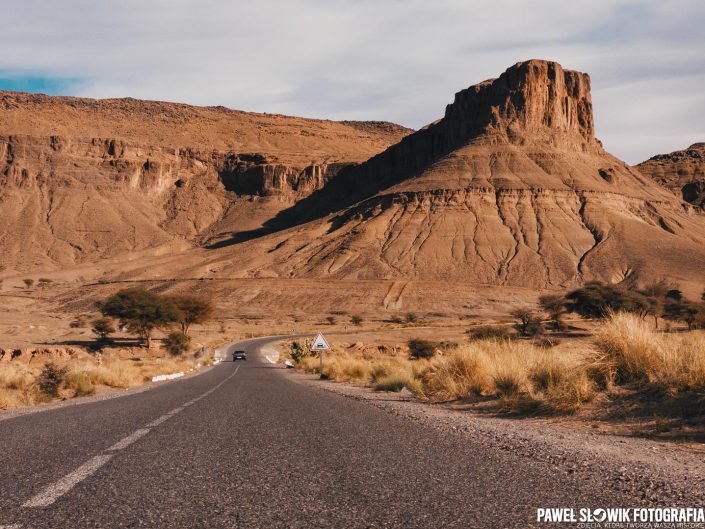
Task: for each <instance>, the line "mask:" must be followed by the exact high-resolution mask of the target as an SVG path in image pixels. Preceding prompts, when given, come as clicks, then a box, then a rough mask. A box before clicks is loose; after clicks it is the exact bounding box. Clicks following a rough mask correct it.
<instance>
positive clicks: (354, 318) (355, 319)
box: [350, 314, 363, 325]
mask: <svg viewBox="0 0 705 529" xmlns="http://www.w3.org/2000/svg"><path fill="white" fill-rule="evenodd" d="M362 321H363V320H362V316H359V315H357V314H355V315H353V316H351V317H350V323H352V324H353V325H362Z"/></svg>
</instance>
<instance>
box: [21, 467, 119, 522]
mask: <svg viewBox="0 0 705 529" xmlns="http://www.w3.org/2000/svg"><path fill="white" fill-rule="evenodd" d="M111 457H113V456H112V455H110V454H101V455H98V456H95V457H94V458H93V459H91V460H89V461H87V462H86V463H84V464H82V465H81V466H80V467H78V468H77V469H76V470H74V471H73V472H71V473H70V474H67V475H66V476H64V477H63V478H61V479H60V480H58V481H55V482H54V483H52V484H51V485H49V486H48V487H47V488H45V489H44V490H43V491H42V492H40V493H39V494H37V495H36V496H34V497H33V498H32V499H30V500H28V501H26V502H25V503H24V504H23V505H22V506H23V507H47V506H49V505H51V504H52V503H54V502H55V501H56V500H57V499H59V498H60V497H61V496H63V495H64V494H66V493H67V492H68V491H70V490H71V489H72V488H74V487H75V486H76V485H77V484H78V483H80V482H81V481H83V480H84V479H86V478H87V477H89V476H91V475H92V474H94V473H95V471H96V470H98V469H99V468H100V467H102V466H103V465H104V464H105V463H107V462H108V461H109V460H110V458H111ZM10 527H12V526H10Z"/></svg>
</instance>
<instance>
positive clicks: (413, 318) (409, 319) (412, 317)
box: [404, 312, 419, 323]
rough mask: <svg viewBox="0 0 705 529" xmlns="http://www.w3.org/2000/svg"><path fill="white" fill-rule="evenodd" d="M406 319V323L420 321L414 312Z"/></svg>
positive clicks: (407, 315)
mask: <svg viewBox="0 0 705 529" xmlns="http://www.w3.org/2000/svg"><path fill="white" fill-rule="evenodd" d="M404 319H405V320H406V323H416V322H418V321H419V317H418V316H417V315H416V314H415V313H414V312H409V313H407V314H406V316H405V318H404Z"/></svg>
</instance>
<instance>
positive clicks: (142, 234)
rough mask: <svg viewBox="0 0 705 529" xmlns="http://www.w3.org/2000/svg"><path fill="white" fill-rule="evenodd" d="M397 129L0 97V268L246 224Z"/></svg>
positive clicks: (52, 262)
mask: <svg viewBox="0 0 705 529" xmlns="http://www.w3.org/2000/svg"><path fill="white" fill-rule="evenodd" d="M404 133H406V129H404V128H402V127H399V126H395V125H392V124H384V123H357V124H340V123H335V122H326V121H319V120H305V119H301V118H287V117H285V116H272V115H259V114H247V113H242V112H236V111H231V110H228V109H224V108H200V107H190V106H187V105H176V104H171V103H157V102H144V101H137V100H131V99H127V100H106V101H96V100H88V99H77V98H54V97H48V96H42V95H31V94H18V93H10V92H0V209H1V210H2V211H3V227H2V228H1V229H0V250H2V251H0V274H5V275H7V274H11V273H15V272H20V271H29V270H38V269H42V270H47V269H54V268H61V267H64V266H66V265H69V264H73V263H80V262H86V261H91V260H96V259H102V258H106V257H111V256H117V255H121V254H123V253H126V252H134V251H139V250H145V249H154V248H159V247H162V246H164V247H170V248H182V247H184V245H186V246H188V245H194V244H201V243H203V242H206V241H211V240H213V239H215V240H217V239H219V238H223V237H228V236H231V235H232V234H233V233H237V232H239V231H246V230H251V229H256V228H258V227H260V226H261V225H262V224H263V223H265V222H266V221H267V220H269V219H270V218H272V217H274V216H275V215H277V213H278V212H279V211H281V210H282V209H285V208H288V207H290V206H291V205H292V204H294V203H295V202H296V201H297V200H300V199H301V198H304V197H306V196H308V195H309V194H311V193H312V192H314V191H316V190H317V189H320V188H321V187H322V186H323V185H324V184H325V183H326V181H327V180H329V179H330V178H332V177H333V176H334V175H335V174H336V173H337V172H338V171H340V169H341V168H343V167H346V166H349V165H354V164H357V163H359V162H360V161H363V160H364V159H365V158H366V157H368V156H369V155H371V154H374V153H375V152H379V150H381V149H382V148H384V147H386V146H387V145H389V144H390V143H393V142H394V141H396V140H398V139H399V138H400V137H401V136H402V135H403V134H404Z"/></svg>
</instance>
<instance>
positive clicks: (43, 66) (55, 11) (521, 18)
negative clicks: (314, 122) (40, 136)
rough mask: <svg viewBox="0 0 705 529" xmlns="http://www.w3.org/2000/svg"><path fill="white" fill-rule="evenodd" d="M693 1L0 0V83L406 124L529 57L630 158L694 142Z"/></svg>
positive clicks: (701, 7)
mask: <svg viewBox="0 0 705 529" xmlns="http://www.w3.org/2000/svg"><path fill="white" fill-rule="evenodd" d="M703 20H705V2H702V0H673V1H669V2H662V1H650V0H591V1H587V0H573V1H571V2H566V1H565V0H534V1H531V2H529V1H526V0H495V1H494V2H476V1H469V0H434V1H428V0H423V1H422V0H286V1H284V0H281V1H273V0H258V1H256V2H254V1H252V0H248V1H246V2H243V1H239V0H234V1H232V0H231V1H226V0H198V1H196V0H123V1H121V2H115V1H105V2H95V1H87V0H63V1H62V2H46V1H43V0H5V2H3V17H2V19H0V46H2V49H3V53H2V54H0V88H5V89H12V90H23V91H38V92H45V93H49V94H57V95H77V96H86V97H125V96H131V97H137V98H145V99H158V100H169V101H180V102H187V103H193V104H205V105H225V106H229V107H231V108H237V109H242V110H250V111H260V112H279V113H284V114H292V115H301V116H308V117H320V118H330V119H383V120H389V121H395V122H397V123H401V124H404V125H407V126H410V127H414V128H417V127H420V126H423V125H424V124H426V123H428V122H430V121H433V120H435V119H437V118H438V117H440V116H441V115H442V114H443V111H444V108H445V105H446V104H447V103H448V102H450V101H452V99H453V94H454V93H455V92H457V91H458V90H461V89H463V88H465V87H467V86H469V85H471V84H474V83H477V82H479V81H482V80H484V79H487V78H490V77H496V76H498V75H499V74H500V73H501V72H503V71H504V70H505V69H506V68H507V67H509V66H510V65H512V64H514V63H516V62H518V61H520V60H525V59H529V58H543V59H551V60H556V61H558V62H560V63H561V64H562V65H563V66H564V67H565V68H568V69H575V70H580V71H585V72H588V73H590V75H591V78H592V88H593V102H594V108H595V118H596V126H597V135H598V137H599V138H600V139H601V140H603V143H604V144H605V147H606V148H607V149H608V150H609V151H611V152H612V153H614V154H615V155H617V156H619V157H621V158H623V159H625V160H627V161H629V162H632V163H635V162H639V161H641V160H643V159H645V158H648V157H649V156H652V155H653V154H657V153H662V152H669V151H672V150H676V149H680V148H683V147H686V146H688V145H690V144H691V143H694V142H696V141H705V90H703V87H705V31H703V30H702V21H703Z"/></svg>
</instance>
